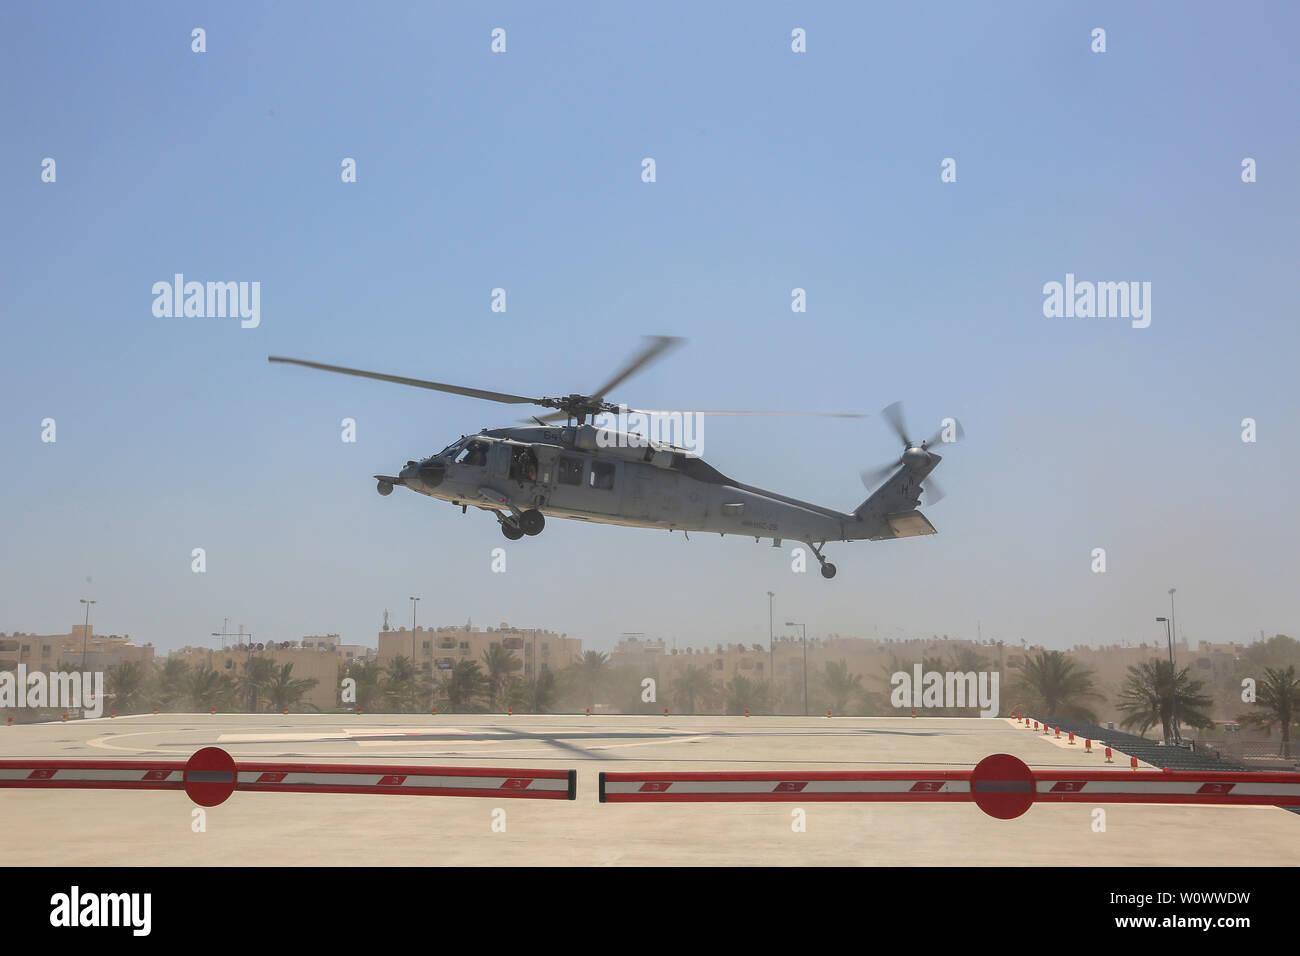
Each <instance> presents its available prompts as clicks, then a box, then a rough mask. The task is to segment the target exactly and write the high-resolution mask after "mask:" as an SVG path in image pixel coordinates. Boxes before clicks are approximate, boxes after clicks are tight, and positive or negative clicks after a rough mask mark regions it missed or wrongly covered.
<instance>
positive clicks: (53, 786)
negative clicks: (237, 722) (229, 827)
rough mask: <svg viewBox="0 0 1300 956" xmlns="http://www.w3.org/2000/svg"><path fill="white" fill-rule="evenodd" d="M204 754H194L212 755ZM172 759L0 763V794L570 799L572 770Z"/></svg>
mask: <svg viewBox="0 0 1300 956" xmlns="http://www.w3.org/2000/svg"><path fill="white" fill-rule="evenodd" d="M213 750H216V748H207V750H205V751H200V752H199V753H200V754H211V752H212V751H213ZM218 753H219V754H220V756H221V757H223V758H224V759H225V761H229V763H228V764H225V763H221V762H218V763H215V764H214V763H213V762H212V758H211V757H209V759H208V761H207V762H203V763H198V765H195V764H196V760H197V756H198V755H196V757H194V758H191V759H190V760H189V761H176V760H22V759H19V760H0V788H35V789H48V790H60V789H89V790H184V791H186V792H187V793H189V794H190V796H191V797H193V798H194V799H195V801H196V802H198V803H202V804H203V805H204V806H216V805H217V804H219V803H221V802H222V801H224V800H225V799H226V797H228V796H229V795H230V793H231V792H233V791H235V790H245V791H251V792H258V793H277V792H280V793H377V794H399V795H400V794H408V795H420V796H443V797H506V798H515V799H533V800H573V799H575V798H576V796H577V771H576V770H549V769H548V770H536V769H519V768H501V767H491V768H487V767H421V766H395V765H392V764H345V763H328V764H304V763H261V762H255V763H235V762H234V761H233V760H232V759H231V758H229V757H228V756H227V755H225V754H224V753H223V752H218Z"/></svg>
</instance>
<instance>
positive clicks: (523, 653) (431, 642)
mask: <svg viewBox="0 0 1300 956" xmlns="http://www.w3.org/2000/svg"><path fill="white" fill-rule="evenodd" d="M494 645H500V646H502V647H504V648H506V649H507V650H509V651H512V652H513V653H514V654H515V655H516V656H517V657H518V659H519V661H520V663H521V665H522V666H521V668H520V671H519V675H520V676H521V677H523V678H525V679H529V678H531V677H532V676H533V675H534V673H537V672H538V671H540V670H542V669H549V670H552V671H558V670H560V669H562V668H564V667H567V666H568V665H569V664H572V663H574V662H575V661H577V660H578V658H579V657H581V656H582V640H581V639H580V638H576V637H569V636H568V635H567V634H556V633H555V632H554V631H548V630H545V629H543V628H526V627H511V626H510V625H509V624H506V623H502V624H501V626H500V627H496V628H492V627H489V628H477V627H472V626H470V625H468V624H467V625H461V626H454V627H437V628H426V627H417V628H416V629H415V630H414V631H411V630H408V629H406V628H404V627H402V628H398V629H397V630H395V631H380V632H379V664H380V666H381V667H385V668H386V667H388V666H389V665H390V664H391V663H392V662H393V659H394V658H397V657H405V658H408V659H411V658H413V659H414V660H415V663H416V666H417V668H418V669H419V670H420V672H421V673H423V674H425V675H426V676H434V675H435V674H441V673H443V672H445V671H449V670H451V669H452V668H453V667H455V666H456V663H457V662H458V661H477V662H478V664H479V666H480V667H482V666H483V654H484V653H485V652H486V651H487V650H488V649H489V648H491V647H492V646H494Z"/></svg>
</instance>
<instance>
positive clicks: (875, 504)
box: [853, 453, 942, 541]
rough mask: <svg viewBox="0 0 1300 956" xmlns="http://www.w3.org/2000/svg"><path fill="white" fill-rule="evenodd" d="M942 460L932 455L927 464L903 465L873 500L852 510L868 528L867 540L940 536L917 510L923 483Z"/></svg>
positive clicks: (869, 499) (873, 494)
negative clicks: (929, 535) (921, 535)
mask: <svg viewBox="0 0 1300 956" xmlns="http://www.w3.org/2000/svg"><path fill="white" fill-rule="evenodd" d="M940 461H942V459H941V458H940V456H938V455H935V454H933V453H931V455H930V460H929V461H927V462H925V463H924V464H921V465H911V464H903V465H900V466H899V468H898V470H897V471H896V472H894V473H893V474H892V475H890V476H889V477H888V478H887V479H885V483H884V484H883V485H881V486H880V487H879V488H877V489H876V490H875V491H874V492H872V494H871V497H870V498H868V499H867V500H866V501H864V502H862V504H860V505H858V506H857V508H855V509H854V510H853V515H854V517H856V518H857V519H858V520H859V521H862V522H864V523H865V524H866V525H867V527H866V531H867V534H866V535H865V537H867V538H870V539H871V540H872V541H880V540H882V539H887V538H910V537H912V536H914V535H920V534H937V532H936V531H935V530H934V525H932V524H930V519H928V518H927V517H926V516H925V515H923V514H921V512H919V511H917V510H916V509H917V506H918V505H919V504H920V503H921V491H922V486H921V482H922V481H924V480H925V478H926V476H927V475H929V474H930V472H932V471H934V469H935V467H936V466H937V465H938V464H939V462H940Z"/></svg>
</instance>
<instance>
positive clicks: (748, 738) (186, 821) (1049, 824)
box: [0, 714, 1300, 866]
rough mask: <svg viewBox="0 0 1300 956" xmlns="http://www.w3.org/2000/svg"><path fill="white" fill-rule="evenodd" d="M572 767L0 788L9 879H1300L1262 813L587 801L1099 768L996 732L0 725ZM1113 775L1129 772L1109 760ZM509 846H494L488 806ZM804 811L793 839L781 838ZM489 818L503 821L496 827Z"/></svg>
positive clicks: (110, 752) (267, 749)
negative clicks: (750, 777) (402, 780)
mask: <svg viewBox="0 0 1300 956" xmlns="http://www.w3.org/2000/svg"><path fill="white" fill-rule="evenodd" d="M206 746H217V747H221V748H223V749H225V750H227V751H228V752H229V753H230V754H231V755H232V756H234V757H235V759H236V760H243V761H247V760H264V761H265V760H276V761H288V762H292V761H301V762H316V763H333V762H350V763H369V764H375V763H394V764H408V765H411V764H415V765H421V766H484V767H546V768H564V769H567V768H575V769H576V770H577V771H578V799H577V800H576V801H574V802H568V801H531V800H505V799H493V798H456V797H427V796H370V795H356V794H286V793H245V792H241V793H236V794H234V795H233V796H232V797H231V798H230V800H229V801H227V802H226V803H225V804H223V805H221V806H219V807H215V808H213V809H210V810H208V811H206V832H201V833H196V832H194V830H193V828H192V825H193V816H192V812H193V810H194V806H193V804H192V803H191V802H190V801H189V800H188V799H187V798H186V797H185V795H184V794H182V793H177V792H125V791H113V790H0V812H2V814H3V819H4V821H5V823H4V825H3V827H0V858H3V859H4V860H5V862H6V863H7V864H9V865H18V866H21V865H66V864H77V865H83V866H94V865H114V864H125V865H153V864H168V865H207V866H212V865H227V864H265V865H293V864H312V865H326V866H335V865H358V864H361V865H364V864H380V865H383V864H392V865H430V864H434V865H437V864H448V865H476V864H481V865H503V864H504V865H534V864H537V865H546V864H551V865H554V864H578V865H593V864H594V865H599V864H640V865H661V864H662V865H668V864H691V865H711V864H732V865H766V866H771V865H818V864H836V865H846V864H847V865H873V864H889V865H910V864H921V865H954V866H978V865H1071V864H1088V865H1094V866H1097V865H1100V866H1151V865H1161V866H1170V865H1174V866H1178V865H1225V866H1227V865H1231V866H1240V865H1242V864H1250V863H1258V864H1264V865H1300V815H1297V814H1293V813H1288V812H1287V811H1284V810H1280V809H1277V808H1273V807H1188V806H1165V805H1108V806H1106V807H1105V816H1106V819H1105V825H1106V826H1105V831H1104V832H1096V831H1095V830H1094V817H1093V809H1094V808H1093V807H1092V806H1090V805H1088V804H1074V805H1070V804H1064V805H1045V804H1038V805H1035V806H1034V807H1032V808H1031V809H1030V810H1029V811H1028V812H1027V813H1026V814H1025V815H1024V816H1022V817H1020V818H1018V819H1016V820H1011V821H999V820H995V819H992V818H990V817H987V816H985V815H984V814H983V813H981V812H980V811H979V810H978V809H977V808H976V807H974V806H973V805H971V804H966V803H959V804H934V805H930V804H886V803H860V804H855V803H809V804H808V805H806V806H802V807H800V805H799V804H790V803H774V804H748V803H732V804H708V803H699V804H671V805H646V804H632V805H629V804H603V805H602V804H600V803H599V802H598V801H597V773H598V772H599V771H601V770H660V771H662V770H673V769H679V770H692V771H694V770H766V769H771V770H780V769H783V768H791V769H794V768H799V769H804V770H835V769H844V770H849V769H859V770H871V769H876V770H890V769H912V768H924V769H966V768H969V767H971V766H973V765H974V764H975V763H977V762H978V761H979V760H980V759H981V758H983V757H985V756H987V755H989V754H992V753H1009V754H1013V755H1015V756H1017V757H1019V758H1020V759H1022V760H1024V761H1025V762H1026V763H1027V764H1029V765H1030V766H1031V767H1033V768H1035V769H1052V768H1078V767H1089V768H1097V769H1103V768H1104V766H1103V763H1102V761H1103V757H1102V756H1101V754H1100V753H1097V754H1094V755H1092V756H1086V755H1085V754H1084V753H1083V747H1082V743H1080V744H1079V745H1078V746H1077V749H1076V748H1071V747H1069V746H1068V745H1062V744H1060V743H1058V742H1056V741H1052V740H1047V739H1044V738H1043V737H1042V736H1041V735H1035V734H1033V733H1032V732H1028V731H1025V730H1022V729H1019V728H1017V727H1016V725H1015V724H1014V722H1011V721H1007V720H979V719H938V718H917V719H913V718H910V717H900V718H853V717H844V718H834V719H827V718H825V717H820V718H813V717H809V718H802V717H801V718H794V717H752V718H744V717H614V716H598V717H590V718H586V717H581V716H574V717H565V716H540V717H533V716H519V717H505V716H500V715H472V716H461V715H440V716H437V717H432V716H428V715H423V716H421V715H406V716H395V715H383V714H375V715H370V714H367V715H362V716H355V715H337V716H336V715H325V716H312V715H292V716H288V717H284V716H278V715H252V716H250V715H219V716H215V717H213V716H208V715H183V714H182V715H177V714H165V715H161V716H156V717H155V716H141V717H131V718H117V719H111V720H110V719H99V720H88V721H75V722H69V723H67V724H40V725H27V726H14V727H8V728H0V757H6V758H12V757H42V758H63V759H96V760H101V759H102V760H112V759H138V758H139V757H141V756H142V755H151V756H164V757H166V758H168V759H174V760H184V759H185V758H187V757H188V756H189V755H190V754H192V753H193V752H194V751H196V750H198V749H199V748H201V747H206ZM1116 760H1117V763H1116V765H1115V772H1116V773H1125V772H1128V769H1127V763H1128V760H1127V757H1120V756H1117V758H1116ZM498 809H501V810H504V811H505V832H504V833H502V832H494V830H493V821H494V811H495V810H498ZM796 809H802V810H803V811H804V813H806V816H807V830H806V832H794V831H793V830H792V828H791V822H792V819H793V818H792V813H793V812H794V811H795V810H796ZM497 819H498V820H499V819H500V818H499V815H498V816H497Z"/></svg>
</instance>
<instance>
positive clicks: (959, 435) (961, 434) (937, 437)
mask: <svg viewBox="0 0 1300 956" xmlns="http://www.w3.org/2000/svg"><path fill="white" fill-rule="evenodd" d="M953 424H955V425H956V426H957V429H956V433H955V437H954V438H953V442H959V441H961V440H962V439H964V438H965V437H966V429H964V428H962V427H961V422H959V421H957V419H955V418H954V419H953ZM947 430H948V429H947V428H940V429H939V430H938V431H937V432H935V433H934V434H933V435H931V436H930V438H929V440H928V441H926V447H933V446H935V445H938V444H939V443H941V442H943V434H944V432H946V431H947ZM946 444H952V442H947V443H946Z"/></svg>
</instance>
